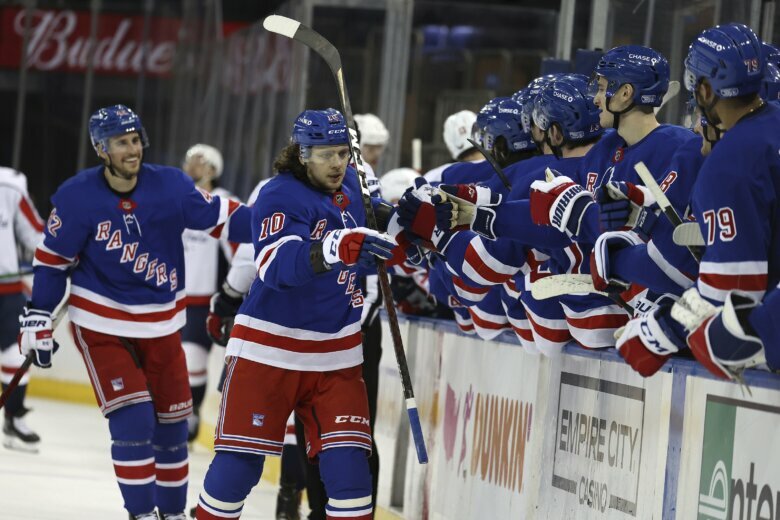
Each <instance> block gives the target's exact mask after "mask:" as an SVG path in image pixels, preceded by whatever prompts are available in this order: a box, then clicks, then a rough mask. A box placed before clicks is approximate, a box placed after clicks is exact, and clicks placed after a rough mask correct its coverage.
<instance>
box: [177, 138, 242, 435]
mask: <svg viewBox="0 0 780 520" xmlns="http://www.w3.org/2000/svg"><path fill="white" fill-rule="evenodd" d="M222 166H223V161H222V154H221V153H220V151H219V150H217V149H216V148H214V147H213V146H209V145H207V144H196V145H193V146H192V147H190V149H189V150H187V153H186V154H185V155H184V163H183V165H182V169H183V170H184V173H186V174H187V175H189V176H190V178H191V179H192V180H193V181H194V182H195V185H196V186H197V187H198V188H200V189H202V190H205V191H206V192H208V193H211V194H213V195H218V196H219V197H222V198H226V199H234V200H235V197H234V196H233V195H232V194H231V193H230V192H228V191H227V190H225V189H223V188H220V187H219V186H218V185H217V184H218V179H219V176H220V175H222ZM182 242H183V244H184V265H185V272H186V278H187V279H186V283H185V287H186V290H187V297H186V303H187V324H186V325H185V326H184V328H182V330H181V339H182V346H183V347H184V354H185V355H186V357H187V371H188V373H189V380H190V390H191V391H192V412H193V413H192V415H191V416H190V417H189V418H188V419H187V429H188V436H187V439H188V440H189V442H192V441H193V440H195V437H197V436H198V430H199V427H200V407H201V404H203V398H204V397H205V395H206V383H207V381H208V374H207V368H208V357H209V352H210V351H211V345H212V341H211V339H210V338H209V336H208V334H207V333H206V327H205V323H206V317H207V315H208V312H209V301H210V300H211V296H212V295H213V294H214V293H215V292H216V291H217V288H218V287H219V282H220V281H221V280H222V278H224V275H225V273H226V272H227V264H228V263H229V262H230V260H231V258H232V257H233V253H234V247H236V246H237V244H234V245H231V243H230V242H228V241H227V239H226V238H225V237H220V238H214V237H212V236H211V235H209V234H208V233H205V232H203V231H197V230H194V229H186V230H184V234H183V235H182Z"/></svg>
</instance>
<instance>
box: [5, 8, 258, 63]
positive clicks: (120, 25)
mask: <svg viewBox="0 0 780 520" xmlns="http://www.w3.org/2000/svg"><path fill="white" fill-rule="evenodd" d="M90 18H91V15H90V13H89V12H86V11H69V10H63V11H56V10H33V11H32V16H31V19H30V36H29V41H28V44H27V49H26V56H27V60H28V63H29V66H30V67H31V68H33V69H38V70H65V71H83V70H86V69H87V65H88V60H89V58H90V54H92V59H93V63H94V65H95V72H96V73H101V74H127V75H135V74H138V73H139V72H141V71H142V70H143V71H144V73H145V74H150V75H154V76H164V75H167V74H168V73H169V72H170V70H171V68H172V66H173V58H174V56H175V54H176V43H177V36H178V33H179V28H180V25H181V22H180V20H178V19H172V18H160V17H151V18H150V22H149V23H150V26H149V32H148V35H149V36H148V39H147V40H146V41H143V40H142V35H143V29H144V18H143V16H123V15H117V14H100V15H99V16H98V30H97V36H96V39H95V42H94V44H93V43H92V42H91V41H90V39H89V34H90ZM246 25H247V24H245V23H235V22H226V23H224V24H223V34H225V35H228V34H230V33H232V32H233V31H235V30H237V29H239V28H241V27H244V26H246ZM24 27H25V11H24V10H23V9H19V8H4V9H2V11H0V67H11V68H19V67H20V66H21V57H22V44H23V41H24V39H23V38H24Z"/></svg>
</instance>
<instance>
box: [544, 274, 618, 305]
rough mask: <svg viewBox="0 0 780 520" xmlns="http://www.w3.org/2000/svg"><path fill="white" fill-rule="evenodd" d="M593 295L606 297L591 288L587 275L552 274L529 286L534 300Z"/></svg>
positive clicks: (590, 279) (589, 277)
mask: <svg viewBox="0 0 780 520" xmlns="http://www.w3.org/2000/svg"><path fill="white" fill-rule="evenodd" d="M583 293H594V294H601V295H604V296H607V293H604V292H601V291H597V290H596V288H595V287H593V279H592V278H591V276H590V275H589V274H554V275H551V276H545V277H544V278H540V279H538V280H536V281H535V282H533V283H532V284H531V296H533V297H534V299H535V300H546V299H548V298H555V297H556V296H563V295H564V294H583Z"/></svg>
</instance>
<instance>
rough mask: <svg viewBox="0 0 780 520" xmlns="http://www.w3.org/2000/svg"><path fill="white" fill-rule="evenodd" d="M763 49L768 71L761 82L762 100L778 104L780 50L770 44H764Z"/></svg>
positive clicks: (779, 94) (779, 95)
mask: <svg viewBox="0 0 780 520" xmlns="http://www.w3.org/2000/svg"><path fill="white" fill-rule="evenodd" d="M762 49H763V52H764V60H765V61H766V70H765V71H764V80H763V81H762V82H761V92H760V94H761V99H763V100H764V101H773V102H775V103H777V102H780V49H778V48H777V47H775V46H774V45H770V44H768V43H764V44H763V45H762Z"/></svg>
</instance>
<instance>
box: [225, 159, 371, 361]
mask: <svg viewBox="0 0 780 520" xmlns="http://www.w3.org/2000/svg"><path fill="white" fill-rule="evenodd" d="M365 222H366V219H365V211H364V209H363V203H362V199H361V192H360V187H359V186H358V182H357V178H356V175H355V172H354V170H353V169H352V168H351V167H349V168H348V169H347V173H346V176H345V178H344V182H343V184H342V187H341V190H340V191H338V192H336V193H327V192H324V191H320V190H317V189H316V188H314V187H313V186H311V185H309V184H308V183H304V182H302V181H300V180H298V179H296V178H295V177H294V176H293V175H292V174H290V173H287V172H285V173H281V174H279V175H277V176H276V177H274V178H273V179H271V180H270V181H269V182H268V184H266V185H265V186H264V187H263V189H262V190H261V191H260V195H259V196H258V198H257V201H256V202H255V204H254V205H253V206H252V235H253V240H254V246H255V266H256V268H257V278H256V279H255V280H254V282H253V283H252V287H251V288H250V290H249V295H248V296H247V297H246V299H245V300H244V303H243V304H242V305H241V308H240V309H239V311H238V314H237V315H236V318H235V325H234V326H233V331H232V334H231V337H230V341H229V342H228V345H227V352H226V355H227V356H238V357H242V358H245V359H249V360H251V361H255V362H257V363H264V364H266V365H271V366H275V367H280V368H285V369H289V370H304V371H320V372H321V371H329V370H337V369H341V368H347V367H352V366H356V365H359V364H361V363H362V362H363V348H362V338H361V333H360V314H361V307H362V306H363V303H364V296H363V294H362V291H361V289H360V284H359V276H360V274H361V273H359V270H358V268H357V266H351V267H348V266H345V265H341V264H339V265H337V266H335V267H334V268H333V269H332V270H331V271H328V272H324V273H315V272H314V268H313V267H312V264H311V260H310V249H311V244H312V242H314V241H321V240H322V238H323V237H324V236H325V234H326V233H327V232H329V231H334V230H337V229H343V228H354V227H360V226H365Z"/></svg>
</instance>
